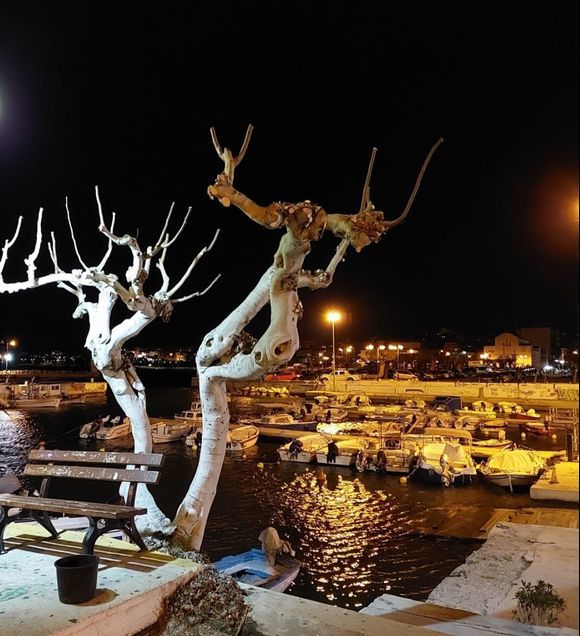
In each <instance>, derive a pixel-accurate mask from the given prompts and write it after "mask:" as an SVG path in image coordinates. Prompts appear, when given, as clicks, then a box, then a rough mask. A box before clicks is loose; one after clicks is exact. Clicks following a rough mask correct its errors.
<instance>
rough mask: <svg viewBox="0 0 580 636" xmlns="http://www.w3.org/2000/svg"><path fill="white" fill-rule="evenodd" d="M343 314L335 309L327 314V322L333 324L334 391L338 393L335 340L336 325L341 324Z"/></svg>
mask: <svg viewBox="0 0 580 636" xmlns="http://www.w3.org/2000/svg"><path fill="white" fill-rule="evenodd" d="M341 319H342V314H341V313H340V312H339V311H336V310H334V309H332V310H330V311H327V312H326V320H327V321H328V322H330V323H331V324H332V390H333V391H336V350H335V340H334V323H336V322H340V321H341Z"/></svg>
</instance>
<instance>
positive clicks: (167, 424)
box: [149, 418, 192, 444]
mask: <svg viewBox="0 0 580 636" xmlns="http://www.w3.org/2000/svg"><path fill="white" fill-rule="evenodd" d="M149 421H150V422H151V437H152V438H153V443H154V444H167V443H169V442H178V441H179V440H180V439H181V438H182V437H186V436H187V435H188V434H189V432H190V431H191V426H192V425H191V422H187V421H186V420H182V421H179V420H173V419H160V418H149Z"/></svg>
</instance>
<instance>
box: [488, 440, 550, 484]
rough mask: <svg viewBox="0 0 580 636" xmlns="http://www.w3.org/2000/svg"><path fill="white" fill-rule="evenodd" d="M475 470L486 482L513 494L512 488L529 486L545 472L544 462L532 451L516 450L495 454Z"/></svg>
mask: <svg viewBox="0 0 580 636" xmlns="http://www.w3.org/2000/svg"><path fill="white" fill-rule="evenodd" d="M477 468H478V470H479V472H480V474H481V475H482V476H483V478H484V479H485V480H486V481H488V482H490V483H491V484H495V485H496V486H502V487H503V488H509V489H510V490H511V491H512V492H513V489H514V486H531V485H532V484H533V483H534V482H535V481H536V480H537V479H538V478H539V477H540V475H541V474H542V473H543V472H544V471H545V470H546V461H545V459H544V458H543V457H542V456H541V455H539V454H538V453H536V452H534V451H531V450H524V449H520V448H516V449H513V450H503V451H500V452H499V453H496V454H495V455H493V456H492V457H490V458H489V459H488V460H487V461H485V462H483V463H482V464H480V465H479V466H478V467H477Z"/></svg>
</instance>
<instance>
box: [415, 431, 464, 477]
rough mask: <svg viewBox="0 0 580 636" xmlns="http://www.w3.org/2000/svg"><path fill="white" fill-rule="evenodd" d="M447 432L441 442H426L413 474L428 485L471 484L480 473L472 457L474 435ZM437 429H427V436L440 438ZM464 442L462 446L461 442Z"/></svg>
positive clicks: (462, 432)
mask: <svg viewBox="0 0 580 636" xmlns="http://www.w3.org/2000/svg"><path fill="white" fill-rule="evenodd" d="M442 430H445V436H444V437H442V438H441V439H440V440H435V441H432V442H426V443H423V444H422V445H421V446H420V450H419V453H418V459H417V464H416V467H415V469H414V470H413V474H416V475H417V477H419V478H420V479H422V480H423V481H425V482H427V483H435V484H443V485H444V486H451V485H453V486H455V485H468V484H470V483H471V481H472V479H473V477H475V475H476V474H477V471H476V468H475V463H474V462H473V458H472V457H471V443H472V437H471V433H469V432H468V431H462V430H455V431H453V430H451V432H449V431H450V429H442ZM437 431H438V429H436V428H428V429H426V431H425V432H426V433H427V434H435V435H437ZM460 440H461V441H463V444H462V443H460Z"/></svg>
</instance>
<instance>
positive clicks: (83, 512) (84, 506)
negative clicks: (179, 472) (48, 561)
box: [0, 495, 147, 519]
mask: <svg viewBox="0 0 580 636" xmlns="http://www.w3.org/2000/svg"><path fill="white" fill-rule="evenodd" d="M0 506H10V507H13V508H24V509H25V510H40V511H46V512H59V513H65V514H66V513H68V514H72V515H75V516H79V517H99V518H100V517H102V518H103V519H124V518H126V517H134V516H135V515H144V514H146V513H147V508H131V507H129V506H118V505H115V504H101V503H93V502H89V501H70V500H68V499H47V498H46V497H27V496H22V495H0Z"/></svg>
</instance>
